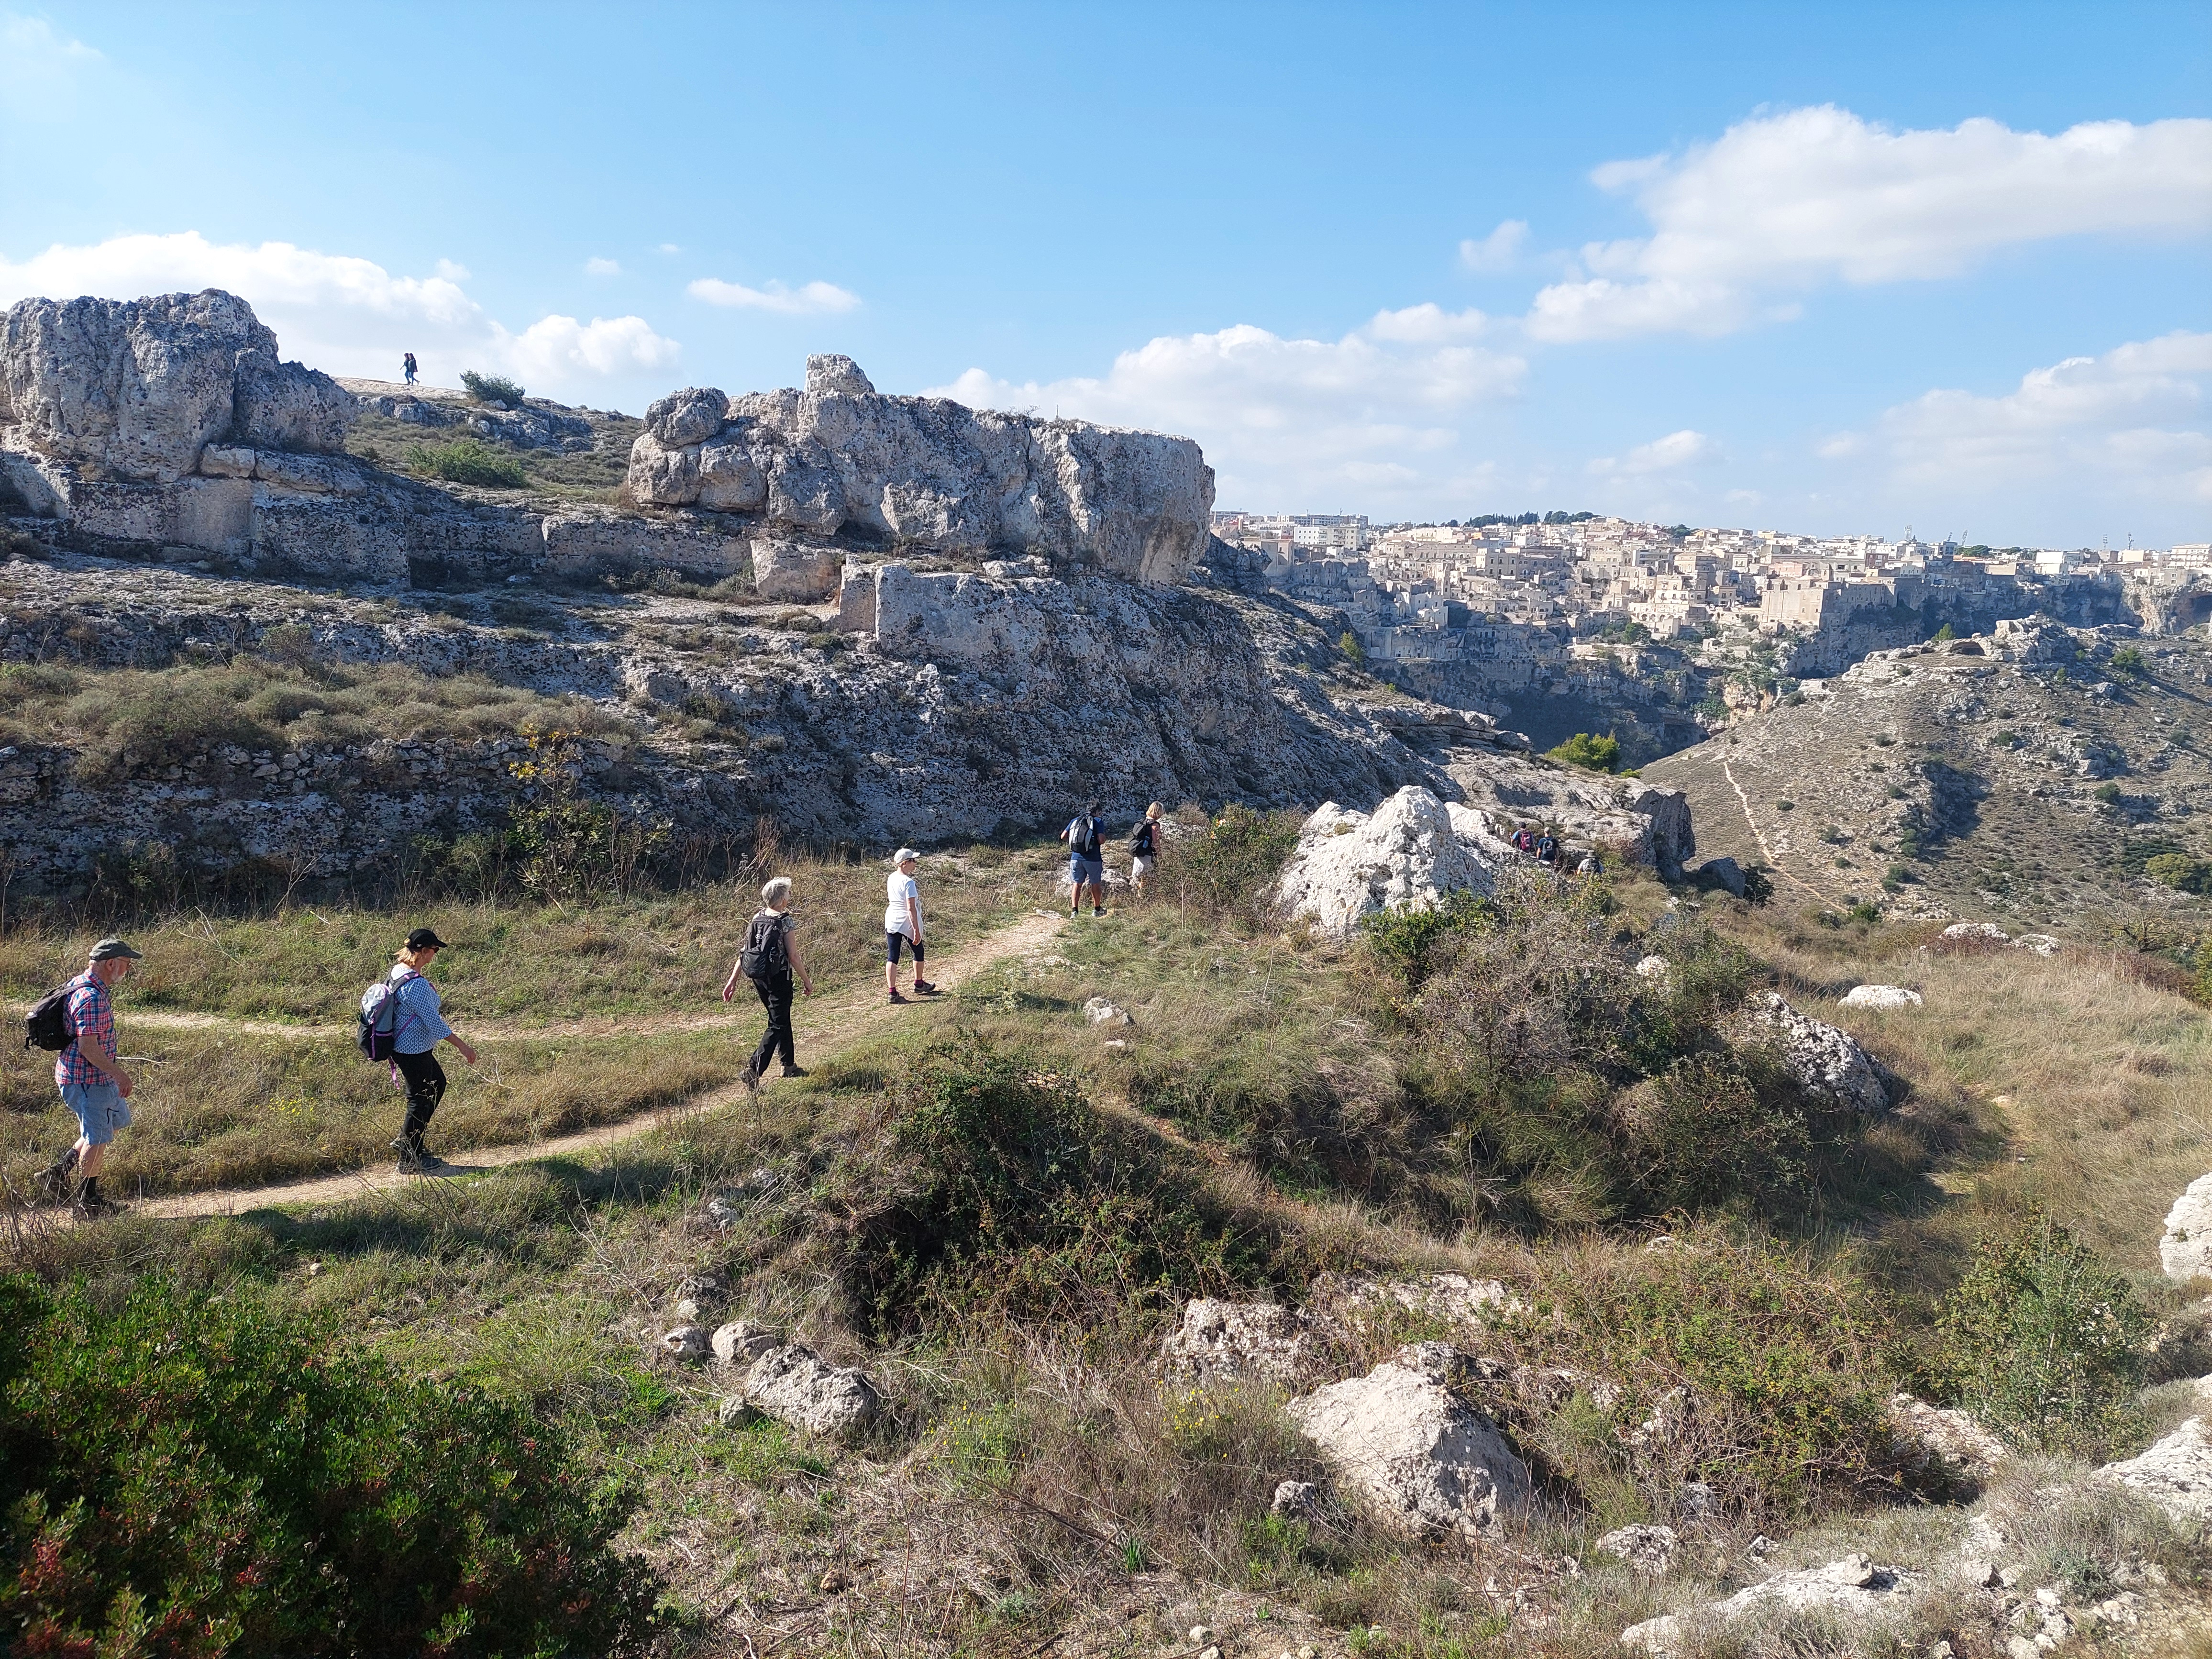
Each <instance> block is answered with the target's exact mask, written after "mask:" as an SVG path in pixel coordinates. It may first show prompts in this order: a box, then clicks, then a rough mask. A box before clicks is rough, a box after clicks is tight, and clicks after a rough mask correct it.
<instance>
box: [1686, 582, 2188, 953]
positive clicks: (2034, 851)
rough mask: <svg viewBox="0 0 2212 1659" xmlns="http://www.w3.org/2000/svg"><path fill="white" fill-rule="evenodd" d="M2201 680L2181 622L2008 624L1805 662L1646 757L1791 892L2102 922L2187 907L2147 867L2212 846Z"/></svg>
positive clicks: (2088, 924)
mask: <svg viewBox="0 0 2212 1659" xmlns="http://www.w3.org/2000/svg"><path fill="white" fill-rule="evenodd" d="M2208 686H2212V653H2208V652H2207V650H2206V647H2205V646H2204V644H2203V641H2201V640H2198V639H2196V638H2193V637H2183V638H2154V637H2142V636H2139V635H2137V634H2136V632H2135V630H2133V629H2067V628H2063V627H2060V626H2058V625H2057V624H2056V623H2051V622H2049V621H2047V620H2037V619H2029V620H2027V621H2025V622H2019V623H2000V624H1998V626H1997V628H1996V630H1995V632H1994V633H1992V634H1989V635H1975V636H1972V637H1969V638H1966V639H1959V640H1953V641H1935V642H1930V643H1929V644H1925V645H1919V646H1912V647H1905V648H1903V649H1899V650H1893V651H1881V652H1876V653H1874V654H1873V655H1871V656H1869V658H1867V659H1866V660H1864V661H1863V662H1862V663H1859V664H1858V665H1856V666H1854V667H1852V668H1850V670H1848V671H1845V672H1844V673H1842V674H1839V675H1838V676H1836V677H1835V678H1832V679H1826V680H1808V681H1806V682H1804V684H1803V685H1802V690H1801V691H1800V692H1799V693H1797V694H1796V696H1791V697H1788V698H1784V700H1782V701H1781V702H1778V703H1777V704H1776V705H1774V706H1773V707H1771V708H1768V709H1766V710H1765V712H1763V713H1759V714H1755V715H1753V716H1752V717H1751V718H1748V719H1746V720H1740V721H1738V722H1737V723H1736V724H1735V725H1733V726H1730V727H1729V729H1728V730H1727V731H1726V732H1723V733H1721V734H1719V735H1717V736H1716V737H1713V738H1709V739H1707V740H1706V741H1705V742H1704V743H1702V744H1699V745H1698V746H1697V747H1695V748H1693V749H1689V750H1684V751H1682V752H1681V753H1680V754H1676V755H1671V756H1668V757H1667V758H1665V759H1663V760H1661V761H1658V762H1656V763H1653V764H1652V765H1650V766H1649V767H1647V768H1645V769H1644V776H1645V777H1647V778H1648V779H1650V781H1652V782H1654V783H1657V784H1660V785H1662V786H1664V787H1668V788H1675V789H1680V790H1681V791H1682V792H1683V793H1685V794H1686V796H1687V797H1688V799H1689V801H1690V805H1691V808H1692V811H1693V812H1694V814H1695V816H1696V821H1697V825H1698V834H1699V840H1700V841H1701V842H1703V843H1704V844H1705V848H1706V850H1707V851H1708V852H1711V853H1719V854H1729V855H1732V856H1733V857H1735V859H1737V860H1740V861H1741V862H1742V863H1744V864H1747V865H1749V864H1764V865H1768V866H1772V868H1773V870H1774V871H1775V872H1776V880H1777V884H1778V888H1779V889H1780V890H1782V891H1783V893H1784V896H1785V897H1788V898H1790V899H1792V900H1794V901H1795V902H1798V903H1801V904H1803V903H1815V902H1817V903H1819V904H1822V905H1826V906H1830V907H1833V908H1847V907H1848V906H1849V905H1850V904H1852V903H1855V902H1879V903H1880V904H1881V906H1882V907H1883V908H1885V909H1886V910H1887V911H1889V912H1891V913H1893V914H1898V915H1926V916H1933V917H1945V916H1953V915H1956V916H1962V917H1967V918H1971V919H1976V920H1984V919H1994V920H1996V921H2000V922H2003V923H2006V924H2008V925H2009V926H2012V927H2015V929H2016V928H2017V927H2019V926H2021V925H2027V926H2038V927H2040V926H2050V927H2060V928H2062V929H2066V928H2072V929H2078V930H2084V931H2092V932H2093V931H2095V930H2096V929H2097V928H2099V927H2101V926H2103V925H2105V924H2106V923H2108V922H2110V921H2112V920H2114V919H2115V917H2117V916H2119V915H2123V914H2126V913H2130V912H2134V911H2140V910H2141V909H2142V908H2145V907H2146V906H2148V907H2150V908H2153V909H2156V908H2160V907H2166V908H2172V907H2174V906H2179V907H2181V908H2182V910H2183V912H2184V913H2185V914H2186V911H2187V903H2188V902H2187V900H2186V898H2185V896H2183V895H2182V894H2181V893H2179V892H2178V891H2177V890H2175V888H2174V887H2173V886H2172V885H2171V884H2166V883H2161V882H2160V881H2158V880H2155V879H2153V878H2151V877H2149V876H2148V875H2147V874H2146V867H2147V866H2148V863H2149V860H2152V859H2154V858H2156V857H2160V855H2164V854H2181V855H2183V856H2184V858H2185V859H2188V858H2196V859H2201V858H2203V856H2204V855H2205V854H2206V853H2207V852H2208V850H2212V847H2208V843H2207V842H2206V839H2205V834H2204V831H2203V828H2202V824H2203V816H2202V815H2203V813H2205V812H2206V811H2207V810H2208V809H2212V751H2208V750H2207V748H2206V746H2205V745H2206V744H2208V743H2212V726H2208V724H2207V720H2206V716H2207V714H2208V712H2212V709H2208V703H2207V696H2208ZM2160 867H2161V868H2162V869H2166V868H2173V867H2177V866H2160Z"/></svg>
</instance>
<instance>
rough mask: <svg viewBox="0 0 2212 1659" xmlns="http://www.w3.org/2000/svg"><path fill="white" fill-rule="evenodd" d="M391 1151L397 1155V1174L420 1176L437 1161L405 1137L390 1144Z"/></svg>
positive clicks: (402, 1136)
mask: <svg viewBox="0 0 2212 1659" xmlns="http://www.w3.org/2000/svg"><path fill="white" fill-rule="evenodd" d="M392 1151H393V1152H397V1153H398V1154H399V1173H400V1174H402V1175H422V1174H423V1173H425V1172H426V1171H427V1170H428V1169H429V1167H430V1166H431V1165H432V1164H435V1162H436V1161H437V1160H435V1158H432V1157H431V1156H430V1155H429V1153H428V1152H424V1151H423V1150H422V1148H421V1147H420V1146H416V1144H415V1143H414V1142H413V1141H411V1140H410V1139H407V1137H406V1136H405V1135H401V1136H400V1137H399V1138H398V1139H396V1140H394V1141H393V1142H392Z"/></svg>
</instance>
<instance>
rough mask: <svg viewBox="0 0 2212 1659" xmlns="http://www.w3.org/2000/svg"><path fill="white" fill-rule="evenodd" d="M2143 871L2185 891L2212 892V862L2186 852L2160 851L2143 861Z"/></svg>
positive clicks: (2162, 884)
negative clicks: (2193, 856)
mask: <svg viewBox="0 0 2212 1659" xmlns="http://www.w3.org/2000/svg"><path fill="white" fill-rule="evenodd" d="M2143 873H2144V874H2145V875H2147V876H2148V877H2149V878H2151V879H2152V880H2153V881H2154V882H2157V883H2158V884H2160V886H2164V887H2171V888H2173V889H2174V890H2177V891H2179V892H2183V893H2197V894H2200V895H2203V894H2208V893H2212V863H2208V862H2207V861H2206V860H2203V859H2199V858H2191V856H2190V855H2189V854H2186V853H2160V854H2157V855H2155V856H2154V857H2152V858H2149V859H2146V860H2144V861H2143Z"/></svg>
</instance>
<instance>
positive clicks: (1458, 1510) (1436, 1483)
mask: <svg viewBox="0 0 2212 1659" xmlns="http://www.w3.org/2000/svg"><path fill="white" fill-rule="evenodd" d="M1466 1365H1467V1359H1466V1357H1465V1356H1464V1355H1462V1354H1461V1353H1460V1352H1458V1351H1457V1350H1455V1349H1454V1348H1450V1347H1448V1346H1445V1345H1444V1344H1443V1343H1437V1342H1425V1343H1419V1344H1416V1345H1414V1346H1411V1347H1407V1348H1405V1349H1403V1350H1401V1352H1399V1353H1398V1355H1397V1356H1396V1357H1395V1358H1391V1359H1388V1360H1385V1361H1384V1362H1383V1364H1379V1365H1377V1366H1376V1367H1375V1369H1374V1370H1371V1371H1370V1372H1369V1373H1368V1374H1367V1375H1366V1376H1358V1377H1352V1378H1349V1379H1347V1380H1346V1381H1345V1382H1341V1383H1331V1384H1329V1385H1328V1387H1327V1388H1324V1389H1316V1391H1315V1392H1314V1393H1312V1394H1309V1395H1302V1396H1300V1397H1299V1398H1297V1399H1296V1400H1293V1401H1291V1402H1290V1404H1289V1405H1288V1406H1287V1407H1285V1411H1286V1412H1287V1413H1289V1415H1290V1418H1291V1421H1292V1422H1294V1423H1296V1424H1297V1425H1298V1426H1299V1427H1300V1428H1301V1429H1303V1430H1304V1431H1305V1432H1306V1433H1307V1435H1309V1436H1310V1437H1311V1438H1312V1440H1313V1442H1314V1443H1315V1444H1316V1446H1318V1447H1319V1448H1320V1449H1321V1450H1322V1455H1323V1456H1325V1457H1326V1458H1328V1462H1330V1464H1331V1465H1332V1466H1334V1468H1335V1469H1336V1470H1337V1472H1338V1474H1340V1477H1341V1478H1342V1480H1344V1482H1345V1484H1346V1486H1349V1487H1350V1488H1352V1489H1353V1490H1355V1491H1357V1492H1359V1493H1361V1494H1362V1495H1363V1496H1364V1497H1365V1498H1367V1499H1368V1500H1369V1502H1370V1504H1372V1506H1373V1508H1374V1510H1375V1512H1376V1516H1377V1518H1378V1519H1380V1520H1382V1521H1383V1522H1384V1523H1385V1524H1387V1525H1390V1526H1394V1527H1395V1528H1398V1529H1399V1530H1401V1531H1403V1532H1406V1533H1409V1534H1417V1535H1418V1534H1424V1533H1447V1534H1462V1535H1468V1536H1472V1535H1475V1534H1482V1533H1486V1532H1488V1531H1490V1530H1492V1528H1495V1527H1496V1526H1497V1525H1498V1522H1499V1519H1500V1517H1501V1516H1502V1515H1503V1514H1504V1513H1505V1512H1506V1511H1509V1510H1513V1509H1516V1508H1517V1507H1519V1506H1520V1505H1522V1504H1525V1503H1526V1502H1527V1501H1528V1493H1529V1482H1528V1466H1527V1465H1526V1464H1524V1463H1523V1462H1522V1461H1521V1460H1520V1458H1519V1457H1517V1456H1516V1455H1514V1453H1513V1451H1512V1449H1511V1448H1510V1447H1509V1446H1507V1444H1506V1443H1505V1440H1504V1437H1503V1436H1502V1435H1501V1434H1499V1432H1498V1425H1496V1424H1495V1423H1493V1422H1492V1421H1491V1419H1489V1418H1488V1417H1486V1416H1485V1415H1484V1414H1483V1413H1481V1412H1480V1411H1477V1410H1476V1409H1475V1408H1474V1407H1473V1406H1471V1405H1469V1404H1468V1402H1467V1401H1465V1400H1464V1399H1462V1397H1461V1396H1460V1395H1458V1394H1456V1393H1455V1392H1454V1389H1453V1384H1454V1383H1455V1381H1456V1380H1457V1379H1458V1378H1459V1376H1461V1375H1462V1372H1463V1371H1464V1370H1465V1368H1466Z"/></svg>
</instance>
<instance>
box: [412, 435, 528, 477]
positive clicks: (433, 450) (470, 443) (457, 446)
mask: <svg viewBox="0 0 2212 1659" xmlns="http://www.w3.org/2000/svg"><path fill="white" fill-rule="evenodd" d="M406 460H407V465H408V467H409V469H410V471H416V472H421V473H424V474H427V475H428V477H433V478H443V479H444V480H446V482H447V483H465V484H481V485H483V487H484V488H486V489H521V488H522V487H523V486H524V485H525V484H526V483H529V482H530V480H529V478H528V477H527V475H526V474H525V473H524V471H523V470H522V460H521V458H520V456H516V455H510V454H508V453H507V452H506V451H505V450H503V449H495V448H493V447H491V445H489V444H488V443H486V442H484V441H483V439H481V438H457V439H455V440H454V441H453V442H452V443H449V444H410V445H408V446H407V455H406Z"/></svg>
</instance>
